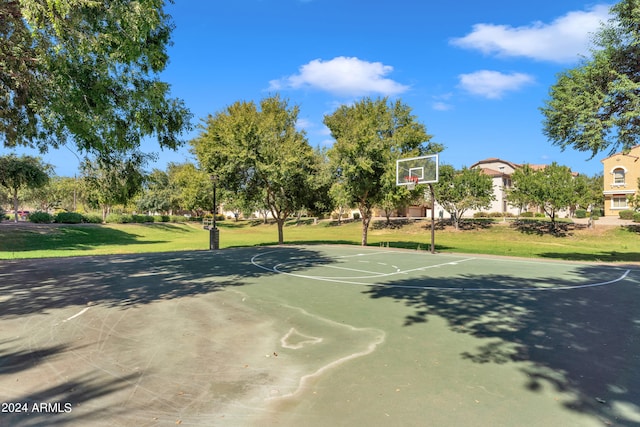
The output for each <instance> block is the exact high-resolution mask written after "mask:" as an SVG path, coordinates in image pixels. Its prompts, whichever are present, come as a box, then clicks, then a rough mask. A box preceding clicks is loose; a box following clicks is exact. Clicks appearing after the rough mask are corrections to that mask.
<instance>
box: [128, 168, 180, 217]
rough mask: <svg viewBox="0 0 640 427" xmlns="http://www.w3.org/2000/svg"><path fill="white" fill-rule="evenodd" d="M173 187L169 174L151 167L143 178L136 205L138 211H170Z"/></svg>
mask: <svg viewBox="0 0 640 427" xmlns="http://www.w3.org/2000/svg"><path fill="white" fill-rule="evenodd" d="M172 190H173V189H172V188H171V185H170V182H169V175H168V174H167V173H166V172H165V171H162V170H160V169H153V170H152V171H151V173H150V174H149V175H148V176H147V179H146V180H145V183H144V186H143V191H142V194H141V195H140V198H139V199H138V200H137V202H136V205H137V207H138V209H139V210H140V211H143V212H149V213H150V214H151V213H156V212H159V213H167V212H169V213H171V210H172V209H171V208H172V207H173V203H172V202H173V201H174V197H173V191H172Z"/></svg>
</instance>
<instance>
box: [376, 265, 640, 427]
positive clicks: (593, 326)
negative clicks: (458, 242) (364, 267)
mask: <svg viewBox="0 0 640 427" xmlns="http://www.w3.org/2000/svg"><path fill="white" fill-rule="evenodd" d="M541 266H542V264H541ZM623 273H624V270H623V269H611V268H609V269H603V268H602V267H598V266H576V267H575V268H574V269H573V271H572V276H571V277H572V278H567V279H562V278H558V277H552V276H545V275H541V276H540V277H539V278H536V279H526V280H523V278H521V277H518V276H517V275H513V274H501V273H495V274H477V275H475V274H459V275H456V276H453V277H450V278H445V279H442V278H440V279H435V278H428V277H427V278H424V277H423V278H421V279H420V280H419V282H418V281H417V280H404V281H400V282H393V283H392V284H393V285H396V286H397V285H401V286H420V287H428V286H431V287H436V288H442V287H446V288H454V289H455V290H425V289H420V288H416V289H406V288H399V287H384V286H378V287H375V288H372V289H370V290H368V291H366V292H365V293H366V294H368V295H369V296H371V297H372V298H391V299H394V300H397V301H399V302H402V303H404V304H405V305H406V306H407V307H411V308H412V309H413V310H414V312H413V313H412V314H411V315H408V316H407V317H406V318H405V319H404V320H403V322H404V325H405V326H408V327H409V326H411V325H415V324H418V323H425V322H428V321H429V318H430V317H431V316H438V317H441V318H443V319H445V320H446V321H447V323H448V327H449V329H450V330H451V331H454V332H456V333H463V334H468V335H470V336H473V337H477V338H482V339H483V341H482V344H480V345H479V346H478V347H477V348H475V349H469V350H468V351H465V352H463V353H462V354H461V355H460V356H461V358H462V359H463V360H468V361H470V362H473V363H480V364H484V363H495V364H506V363H516V364H519V365H520V370H521V371H522V373H523V387H525V389H527V390H529V391H531V392H532V393H536V392H540V391H541V390H542V389H549V388H551V389H553V390H555V391H558V392H569V393H572V394H573V396H575V397H574V398H573V399H572V400H571V401H568V402H564V403H559V404H563V405H565V406H566V407H567V408H568V409H570V410H573V411H576V412H580V413H583V414H588V415H591V416H594V417H596V418H598V419H599V420H601V421H602V422H604V424H605V425H624V426H638V425H640V421H639V420H640V404H639V402H640V370H638V369H637V367H638V363H639V362H640V356H639V355H640V311H638V301H640V281H639V280H638V277H639V275H640V273H639V272H638V271H637V270H635V271H632V272H631V273H630V275H629V276H628V277H627V278H626V279H625V280H623V281H620V282H616V283H612V284H610V285H609V286H597V287H589V288H582V289H569V290H549V291H480V290H477V289H494V288H497V289H505V288H513V289H521V288H528V287H545V286H549V284H553V286H554V287H563V286H564V287H568V286H575V285H576V284H577V283H576V282H580V281H582V282H584V283H591V284H596V283H602V284H604V283H606V282H609V281H611V280H612V279H614V278H617V277H619V276H621V275H622V274H623ZM614 276H615V277H614ZM578 284H579V283H578ZM465 289H466V291H465ZM469 289H474V290H473V291H470V290H469Z"/></svg>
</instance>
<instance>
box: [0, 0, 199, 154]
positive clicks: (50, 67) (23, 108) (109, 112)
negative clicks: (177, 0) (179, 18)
mask: <svg viewBox="0 0 640 427" xmlns="http://www.w3.org/2000/svg"><path fill="white" fill-rule="evenodd" d="M164 4H165V0H136V1H134V0H112V1H109V2H102V1H93V0H48V1H42V0H20V1H18V0H2V1H0V36H2V37H0V107H2V108H0V141H2V142H3V143H4V145H6V146H10V147H12V146H16V145H29V146H33V147H38V148H39V149H41V150H42V151H46V149H47V148H48V147H57V146H60V145H62V144H65V143H67V142H74V143H75V144H76V145H77V146H78V149H79V150H81V151H85V152H94V153H106V154H107V155H108V154H109V153H110V152H113V151H122V152H125V151H127V150H131V149H135V148H136V147H138V146H139V144H140V142H141V140H142V139H143V138H145V137H148V136H155V137H157V139H158V141H159V143H160V145H161V146H162V147H168V148H175V147H177V146H178V145H179V144H180V143H181V141H180V139H179V137H180V135H181V133H182V132H183V131H185V130H187V129H188V128H189V120H190V117H191V114H190V113H189V111H188V110H187V109H186V108H185V106H184V103H183V102H182V101H181V100H179V99H175V98H170V96H169V85H168V84H167V83H165V82H163V81H161V80H160V79H159V74H160V73H161V72H162V71H163V70H164V69H165V67H166V65H167V62H168V55H167V52H166V48H167V46H168V45H169V43H170V34H171V31H172V29H173V24H172V22H171V19H170V16H169V15H168V14H166V13H165V12H164V10H163V8H164Z"/></svg>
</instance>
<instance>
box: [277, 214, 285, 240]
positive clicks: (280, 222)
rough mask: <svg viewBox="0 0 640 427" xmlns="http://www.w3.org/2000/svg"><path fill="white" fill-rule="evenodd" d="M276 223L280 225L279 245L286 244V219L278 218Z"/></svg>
mask: <svg viewBox="0 0 640 427" xmlns="http://www.w3.org/2000/svg"><path fill="white" fill-rule="evenodd" d="M276 222H277V223H278V244H279V245H282V244H284V230H283V228H284V219H280V218H276Z"/></svg>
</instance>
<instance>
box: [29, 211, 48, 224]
mask: <svg viewBox="0 0 640 427" xmlns="http://www.w3.org/2000/svg"><path fill="white" fill-rule="evenodd" d="M29 221H31V222H33V223H35V224H49V223H51V222H53V216H52V215H51V214H50V213H47V212H39V211H36V212H34V213H32V214H31V215H29Z"/></svg>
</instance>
